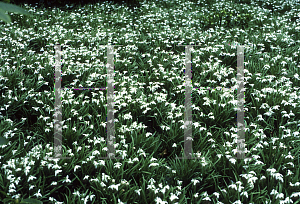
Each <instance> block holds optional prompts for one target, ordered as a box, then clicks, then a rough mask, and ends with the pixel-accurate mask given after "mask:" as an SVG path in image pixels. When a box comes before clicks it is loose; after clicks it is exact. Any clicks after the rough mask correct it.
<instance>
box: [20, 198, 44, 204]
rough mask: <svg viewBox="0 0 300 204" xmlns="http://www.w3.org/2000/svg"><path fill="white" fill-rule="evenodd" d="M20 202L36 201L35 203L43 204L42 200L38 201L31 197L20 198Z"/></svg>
mask: <svg viewBox="0 0 300 204" xmlns="http://www.w3.org/2000/svg"><path fill="white" fill-rule="evenodd" d="M20 203H33V204H34V203H36V204H43V202H42V201H39V200H36V199H33V198H26V199H24V200H22V201H21V202H20Z"/></svg>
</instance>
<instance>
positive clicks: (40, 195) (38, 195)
mask: <svg viewBox="0 0 300 204" xmlns="http://www.w3.org/2000/svg"><path fill="white" fill-rule="evenodd" d="M40 191H41V189H39V191H38V192H37V193H35V194H33V195H35V196H36V197H43V196H42V194H41V193H40Z"/></svg>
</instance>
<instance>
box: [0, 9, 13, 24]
mask: <svg viewBox="0 0 300 204" xmlns="http://www.w3.org/2000/svg"><path fill="white" fill-rule="evenodd" d="M0 19H1V20H3V21H5V22H8V23H10V22H11V18H10V16H9V15H7V14H5V11H4V10H3V9H1V8H0Z"/></svg>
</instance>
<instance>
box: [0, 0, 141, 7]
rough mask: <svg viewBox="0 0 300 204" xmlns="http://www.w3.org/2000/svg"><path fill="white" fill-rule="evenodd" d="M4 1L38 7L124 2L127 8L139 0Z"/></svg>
mask: <svg viewBox="0 0 300 204" xmlns="http://www.w3.org/2000/svg"><path fill="white" fill-rule="evenodd" d="M0 1H3V2H6V3H11V4H15V5H23V4H32V5H37V7H38V8H43V7H57V8H58V7H65V6H66V5H73V7H81V6H84V5H86V4H93V3H98V2H99V3H100V2H112V3H117V4H126V5H128V7H129V8H133V7H139V6H140V2H141V0H0Z"/></svg>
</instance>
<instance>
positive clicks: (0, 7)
mask: <svg viewBox="0 0 300 204" xmlns="http://www.w3.org/2000/svg"><path fill="white" fill-rule="evenodd" d="M5 11H8V12H13V13H19V14H23V15H27V16H30V17H33V15H31V14H30V13H29V12H27V11H26V10H24V9H23V8H21V7H19V6H16V5H13V4H7V3H3V2H0V19H1V20H3V21H5V22H8V23H10V22H11V18H10V16H9V15H7V14H5Z"/></svg>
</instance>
